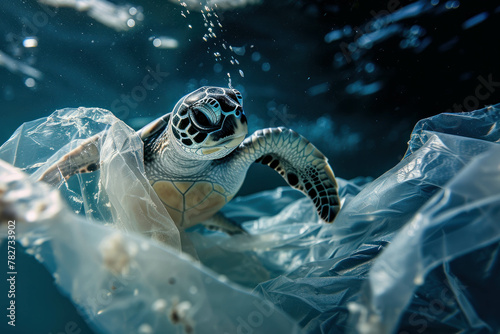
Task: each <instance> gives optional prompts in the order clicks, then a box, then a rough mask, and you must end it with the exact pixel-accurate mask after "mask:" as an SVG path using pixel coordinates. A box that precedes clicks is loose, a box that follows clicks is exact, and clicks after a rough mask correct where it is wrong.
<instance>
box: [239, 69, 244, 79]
mask: <svg viewBox="0 0 500 334" xmlns="http://www.w3.org/2000/svg"><path fill="white" fill-rule="evenodd" d="M239 72H240V75H241V77H242V78H244V77H245V73H243V71H242V70H239Z"/></svg>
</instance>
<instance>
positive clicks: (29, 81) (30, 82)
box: [24, 78, 36, 88]
mask: <svg viewBox="0 0 500 334" xmlns="http://www.w3.org/2000/svg"><path fill="white" fill-rule="evenodd" d="M24 84H25V85H26V87H29V88H33V87H35V85H36V82H35V79H33V78H28V79H26V80H25V81H24Z"/></svg>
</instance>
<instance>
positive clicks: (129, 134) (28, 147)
mask: <svg viewBox="0 0 500 334" xmlns="http://www.w3.org/2000/svg"><path fill="white" fill-rule="evenodd" d="M99 133H101V134H102V136H101V139H100V140H99V141H100V147H101V161H100V165H101V169H100V170H98V171H97V172H95V173H91V174H77V175H75V176H74V177H72V178H70V179H69V181H68V182H65V181H61V183H60V184H59V185H58V187H59V189H60V191H61V193H62V195H63V198H65V199H66V200H67V202H68V204H69V205H70V206H71V208H72V209H73V210H74V211H75V213H85V214H86V216H87V217H88V218H89V219H92V220H94V221H100V222H102V223H113V224H114V225H115V226H117V227H119V228H120V229H122V230H125V231H129V232H132V231H133V232H139V233H141V234H144V235H147V236H152V237H153V238H154V239H156V240H159V241H161V242H164V243H166V244H168V245H169V246H171V247H173V248H175V249H178V250H180V247H181V244H180V237H179V232H178V229H177V227H176V226H175V223H174V222H173V221H172V219H171V218H170V216H169V214H168V212H167V211H166V209H165V208H164V207H163V205H162V204H161V200H160V199H159V198H158V197H157V196H156V193H155V192H154V191H153V189H152V188H151V187H150V185H149V182H148V180H147V179H146V177H145V176H144V164H143V162H142V161H143V151H142V142H141V140H140V138H139V137H138V136H137V135H135V131H133V130H132V129H131V128H129V127H128V126H127V125H125V124H124V123H123V122H122V121H120V120H119V119H117V118H116V117H115V116H114V115H113V114H112V113H110V112H109V111H107V110H104V109H100V108H66V109H61V110H57V111H56V112H54V113H53V114H52V115H50V116H49V117H47V118H43V119H39V120H35V121H32V122H28V123H25V124H23V125H22V126H21V127H20V128H19V129H18V130H17V131H16V132H15V133H14V134H13V135H12V136H11V138H10V139H9V140H8V141H7V142H6V143H5V144H3V145H2V147H0V159H2V160H4V161H6V162H8V163H10V164H12V165H14V166H16V167H18V168H21V169H22V170H24V171H26V172H27V173H29V174H32V175H31V176H30V178H31V180H33V181H36V180H38V178H39V177H40V176H41V175H42V173H43V172H44V171H45V170H46V169H47V168H49V167H50V166H51V165H52V164H53V163H55V162H56V161H58V160H59V159H60V158H61V157H62V156H64V154H66V153H68V152H69V151H71V150H72V149H74V148H75V147H77V146H78V145H79V144H81V143H82V142H83V141H84V140H85V139H87V138H90V137H92V136H94V135H96V134H99Z"/></svg>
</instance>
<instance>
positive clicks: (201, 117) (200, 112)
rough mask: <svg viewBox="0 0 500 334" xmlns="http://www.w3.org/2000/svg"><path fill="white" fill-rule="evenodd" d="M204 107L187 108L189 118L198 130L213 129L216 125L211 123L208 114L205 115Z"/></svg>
mask: <svg viewBox="0 0 500 334" xmlns="http://www.w3.org/2000/svg"><path fill="white" fill-rule="evenodd" d="M207 111H208V110H206V108H199V107H194V108H192V109H190V110H189V118H191V121H192V122H193V124H194V126H195V127H197V128H198V129H200V130H206V131H209V130H213V129H214V128H216V127H217V126H216V125H214V124H213V123H212V121H211V120H210V118H209V117H210V116H209V115H207Z"/></svg>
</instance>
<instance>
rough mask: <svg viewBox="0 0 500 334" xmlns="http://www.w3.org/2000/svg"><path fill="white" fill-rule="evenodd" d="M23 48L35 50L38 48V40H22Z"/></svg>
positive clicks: (28, 38)
mask: <svg viewBox="0 0 500 334" xmlns="http://www.w3.org/2000/svg"><path fill="white" fill-rule="evenodd" d="M23 46H24V47H25V48H36V47H37V46H38V39H37V38H36V37H27V38H25V39H24V40H23Z"/></svg>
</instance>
